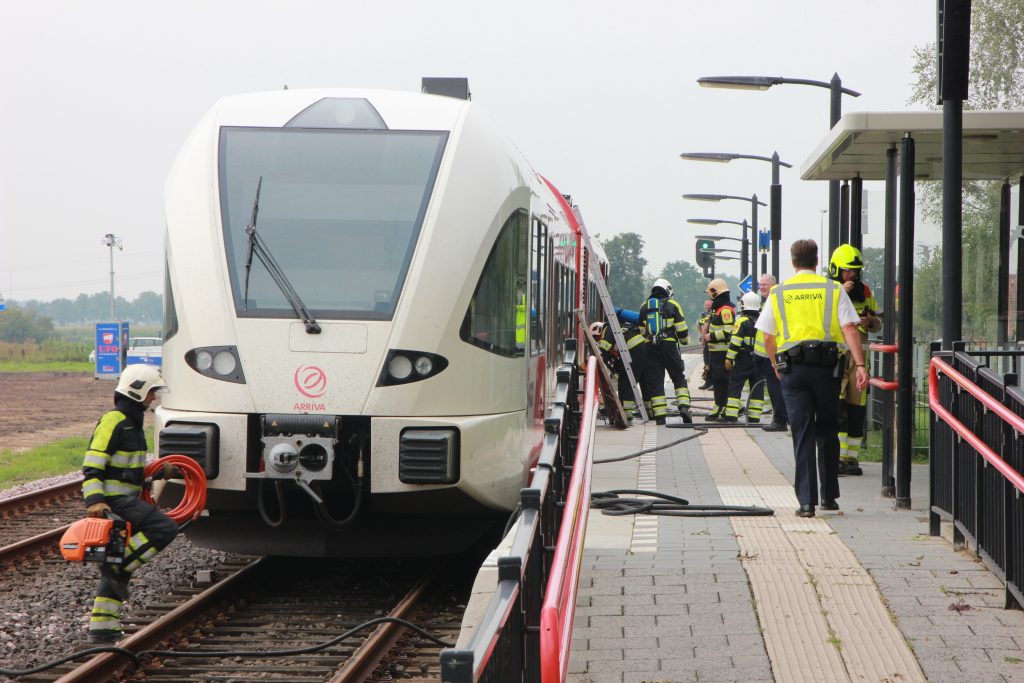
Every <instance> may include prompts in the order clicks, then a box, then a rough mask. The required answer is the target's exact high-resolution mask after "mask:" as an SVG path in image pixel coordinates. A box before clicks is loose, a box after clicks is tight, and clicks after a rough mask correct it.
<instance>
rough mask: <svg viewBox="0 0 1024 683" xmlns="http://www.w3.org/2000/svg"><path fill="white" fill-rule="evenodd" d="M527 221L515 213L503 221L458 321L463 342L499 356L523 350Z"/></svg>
mask: <svg viewBox="0 0 1024 683" xmlns="http://www.w3.org/2000/svg"><path fill="white" fill-rule="evenodd" d="M529 249H530V243H529V219H528V216H527V213H526V211H524V210H522V209H519V210H517V211H516V212H515V213H513V214H512V215H511V216H509V217H508V220H506V221H505V224H504V225H503V226H502V227H501V232H500V233H499V234H498V239H497V241H496V242H495V243H494V247H493V248H492V249H491V253H490V255H489V256H488V257H487V262H486V263H485V264H484V268H483V271H482V272H481V273H480V280H479V281H478V282H477V285H476V290H475V291H474V292H473V298H472V299H471V300H470V302H469V308H468V309H467V310H466V317H465V318H463V320H462V328H461V329H460V331H459V336H460V337H461V338H462V340H463V341H465V342H468V343H470V344H473V345H474V346H479V347H480V348H482V349H486V350H487V351H490V352H491V353H496V354H498V355H500V356H508V357H515V356H522V355H523V354H524V352H525V350H526V333H527V321H528V316H529V309H528V305H529V304H528V302H527V278H528V277H529Z"/></svg>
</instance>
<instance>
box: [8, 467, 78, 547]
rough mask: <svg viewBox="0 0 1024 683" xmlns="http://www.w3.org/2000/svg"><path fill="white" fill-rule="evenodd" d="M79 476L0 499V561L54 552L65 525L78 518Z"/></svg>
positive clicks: (66, 526)
mask: <svg viewBox="0 0 1024 683" xmlns="http://www.w3.org/2000/svg"><path fill="white" fill-rule="evenodd" d="M81 487H82V482H81V480H76V481H71V482H67V483H64V484H58V485H56V486H51V487H49V488H45V489H40V490H38V491H31V492H29V493H25V494H23V495H20V496H15V497H13V498H8V499H6V500H2V501H0V562H11V561H14V560H17V559H19V558H23V557H25V556H29V555H32V554H35V553H49V554H54V555H56V554H57V553H58V547H57V543H58V541H59V540H60V537H61V535H62V534H63V533H64V530H65V529H67V528H68V526H69V525H70V524H71V523H72V522H75V521H77V520H79V519H81V518H82V517H83V516H84V514H85V511H84V510H83V508H82V493H81Z"/></svg>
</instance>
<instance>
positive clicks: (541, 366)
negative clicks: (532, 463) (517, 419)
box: [527, 216, 550, 427]
mask: <svg viewBox="0 0 1024 683" xmlns="http://www.w3.org/2000/svg"><path fill="white" fill-rule="evenodd" d="M549 253H550V252H549V250H548V225H547V223H546V222H545V221H544V220H543V219H541V218H540V217H539V216H534V217H533V221H532V224H531V230H530V311H529V312H530V325H529V329H530V353H529V356H530V365H529V373H530V374H529V382H528V391H529V394H528V395H527V414H528V415H530V417H531V420H532V421H533V423H534V426H537V427H542V426H543V423H544V408H545V396H546V376H547V362H546V358H547V356H546V351H547V348H546V346H547V344H546V341H547V333H546V330H547V327H548V325H549V324H550V321H549V320H548V311H549V307H548V289H549V284H548V280H549V273H548V258H549Z"/></svg>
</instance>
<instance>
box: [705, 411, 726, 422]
mask: <svg viewBox="0 0 1024 683" xmlns="http://www.w3.org/2000/svg"><path fill="white" fill-rule="evenodd" d="M721 419H722V416H721V415H719V414H718V413H711V414H710V415H708V416H707V417H705V418H704V421H705V422H718V421H719V420H721Z"/></svg>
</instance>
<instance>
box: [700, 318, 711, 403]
mask: <svg viewBox="0 0 1024 683" xmlns="http://www.w3.org/2000/svg"><path fill="white" fill-rule="evenodd" d="M710 321H711V299H707V300H706V301H705V302H704V312H703V313H701V314H700V317H699V318H697V329H698V330H699V332H700V344H701V347H703V348H702V349H701V353H702V354H703V355H704V369H703V370H702V371H701V374H700V379H701V385H700V386H699V387H697V388H698V389H700V390H701V391H707V390H708V389H710V388H711V356H710V355H709V354H710V351H708V342H707V339H706V338H705V337H704V335H706V334H707V332H708V323H709V322H710Z"/></svg>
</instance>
